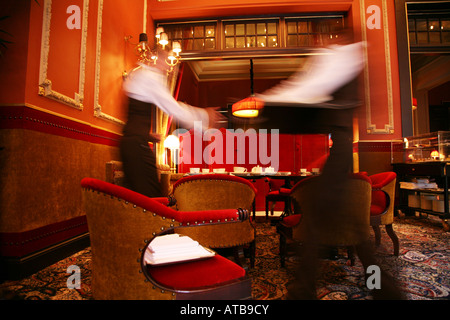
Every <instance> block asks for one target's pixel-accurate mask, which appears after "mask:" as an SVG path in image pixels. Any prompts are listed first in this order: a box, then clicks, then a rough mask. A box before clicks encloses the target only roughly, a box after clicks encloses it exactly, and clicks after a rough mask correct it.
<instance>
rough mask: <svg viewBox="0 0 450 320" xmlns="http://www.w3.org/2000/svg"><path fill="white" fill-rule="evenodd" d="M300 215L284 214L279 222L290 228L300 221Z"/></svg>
mask: <svg viewBox="0 0 450 320" xmlns="http://www.w3.org/2000/svg"><path fill="white" fill-rule="evenodd" d="M301 217H302V215H301V214H293V215H291V216H286V217H284V218H283V221H282V222H281V223H282V224H283V226H285V227H288V228H292V227H294V226H296V225H297V224H299V223H300V219H301Z"/></svg>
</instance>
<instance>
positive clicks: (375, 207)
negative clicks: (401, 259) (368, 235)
mask: <svg viewBox="0 0 450 320" xmlns="http://www.w3.org/2000/svg"><path fill="white" fill-rule="evenodd" d="M369 178H370V180H371V181H372V204H371V206H370V225H371V226H372V229H373V230H374V233H375V244H376V245H377V246H378V245H380V242H381V233H380V225H384V226H385V228H386V233H387V234H388V236H389V237H390V238H391V240H392V242H393V245H394V255H396V256H398V254H399V247H400V244H399V240H398V237H397V235H396V234H395V232H394V229H393V227H392V224H393V222H394V200H395V187H396V185H395V184H396V180H397V175H396V173H395V172H391V171H388V172H381V173H377V174H374V175H371V176H369Z"/></svg>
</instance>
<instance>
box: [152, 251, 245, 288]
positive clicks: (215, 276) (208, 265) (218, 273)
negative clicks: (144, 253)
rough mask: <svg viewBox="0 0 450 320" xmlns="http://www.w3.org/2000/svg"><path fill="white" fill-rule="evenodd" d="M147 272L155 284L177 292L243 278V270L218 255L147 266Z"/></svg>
mask: <svg viewBox="0 0 450 320" xmlns="http://www.w3.org/2000/svg"><path fill="white" fill-rule="evenodd" d="M147 270H148V272H149V274H150V276H151V277H152V278H153V279H154V280H155V281H156V282H157V283H159V284H161V285H163V286H165V287H167V288H171V289H178V290H183V289H184V290H192V289H196V288H200V287H208V286H213V285H217V284H220V283H223V282H227V281H231V280H234V279H237V278H241V277H244V276H245V270H244V269H243V268H241V267H240V266H238V265H237V264H235V263H234V262H232V261H230V260H228V259H226V258H224V257H222V256H220V255H215V256H214V257H212V258H208V259H204V260H198V261H192V262H184V263H177V264H171V265H166V266H159V267H154V266H148V268H147Z"/></svg>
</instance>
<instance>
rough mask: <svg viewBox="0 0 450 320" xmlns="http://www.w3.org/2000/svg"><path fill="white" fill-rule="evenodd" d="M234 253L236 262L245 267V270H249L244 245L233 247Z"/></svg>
mask: <svg viewBox="0 0 450 320" xmlns="http://www.w3.org/2000/svg"><path fill="white" fill-rule="evenodd" d="M233 254H234V260H235V262H236V264H238V265H239V266H240V267H242V268H243V269H245V271H247V270H248V265H247V263H246V261H245V255H244V248H243V246H237V247H234V248H233Z"/></svg>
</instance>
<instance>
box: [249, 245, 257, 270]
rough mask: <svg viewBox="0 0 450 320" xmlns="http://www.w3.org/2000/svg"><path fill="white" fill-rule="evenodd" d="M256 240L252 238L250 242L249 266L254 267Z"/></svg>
mask: <svg viewBox="0 0 450 320" xmlns="http://www.w3.org/2000/svg"><path fill="white" fill-rule="evenodd" d="M255 257H256V240H253V241H252V242H251V243H250V267H251V268H254V267H255V260H256V258H255Z"/></svg>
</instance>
